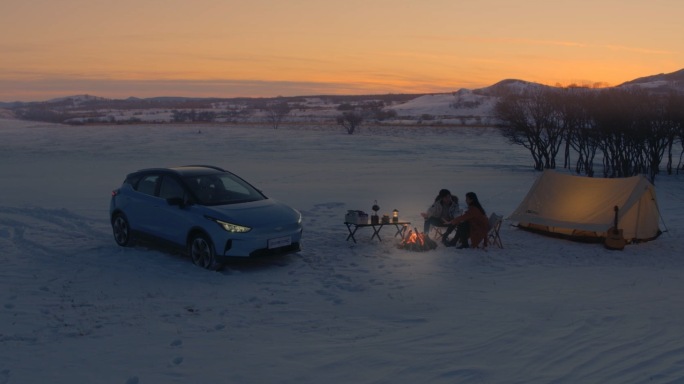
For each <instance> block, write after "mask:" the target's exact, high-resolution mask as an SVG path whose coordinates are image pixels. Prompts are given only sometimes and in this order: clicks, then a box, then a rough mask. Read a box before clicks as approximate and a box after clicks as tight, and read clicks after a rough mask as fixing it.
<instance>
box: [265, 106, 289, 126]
mask: <svg viewBox="0 0 684 384" xmlns="http://www.w3.org/2000/svg"><path fill="white" fill-rule="evenodd" d="M266 113H267V116H268V121H269V122H271V124H272V125H273V129H278V126H280V123H281V122H282V121H283V119H284V118H285V116H287V115H288V114H289V113H290V105H289V104H288V103H287V102H285V101H282V102H278V101H275V102H272V103H268V104H267V105H266Z"/></svg>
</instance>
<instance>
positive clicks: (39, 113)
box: [0, 69, 684, 125]
mask: <svg viewBox="0 0 684 384" xmlns="http://www.w3.org/2000/svg"><path fill="white" fill-rule="evenodd" d="M634 87H638V88H642V89H647V90H649V91H650V92H680V93H684V69H681V70H679V71H676V72H672V73H667V74H665V73H661V74H657V75H652V76H645V77H640V78H637V79H634V80H631V81H627V82H625V83H622V84H620V85H618V86H616V87H615V88H634ZM532 88H554V87H552V86H547V85H543V84H539V83H534V82H529V81H525V80H519V79H504V80H501V81H499V82H497V83H495V84H493V85H490V86H488V87H483V88H478V89H473V90H470V89H466V88H462V89H459V90H458V91H455V92H451V93H437V94H385V95H314V96H289V97H273V98H249V97H234V98H215V97H214V98H198V97H179V96H161V97H152V98H138V97H129V98H126V99H107V98H103V97H98V96H93V95H87V94H83V95H74V96H68V97H60V98H55V99H51V100H47V101H42V102H19V101H17V102H11V103H1V102H0V117H2V118H11V117H12V116H15V117H17V116H18V117H21V118H23V119H27V120H37V121H49V122H60V123H69V124H90V123H94V124H97V123H168V122H179V121H184V120H183V119H191V120H190V121H199V122H210V121H214V122H235V123H240V122H247V123H258V122H262V123H263V122H266V121H268V119H269V116H268V105H269V104H272V103H287V104H288V105H289V107H290V113H289V114H288V115H287V118H286V120H285V121H286V122H291V123H306V122H322V121H334V120H335V118H336V117H337V116H339V115H340V114H341V113H342V111H344V110H349V108H352V109H353V108H357V107H360V108H366V109H371V110H373V111H374V113H375V116H381V117H382V119H387V121H388V122H391V123H393V124H404V123H406V124H416V123H418V124H426V123H427V124H453V125H492V124H494V123H496V121H495V118H494V114H493V110H494V106H495V105H496V103H497V102H498V100H499V99H500V98H501V97H503V96H505V95H507V94H510V93H520V92H522V91H524V90H529V89H532ZM379 111H382V112H379ZM196 119H199V120H196Z"/></svg>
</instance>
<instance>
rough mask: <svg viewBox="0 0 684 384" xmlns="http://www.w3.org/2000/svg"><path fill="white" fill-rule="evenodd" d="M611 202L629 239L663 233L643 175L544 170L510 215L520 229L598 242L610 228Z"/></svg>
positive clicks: (651, 189)
mask: <svg viewBox="0 0 684 384" xmlns="http://www.w3.org/2000/svg"><path fill="white" fill-rule="evenodd" d="M615 206H617V207H618V228H619V229H622V232H623V236H624V238H625V239H626V240H627V241H628V242H639V241H647V240H652V239H655V238H656V237H658V235H660V234H661V233H662V232H661V231H660V228H659V222H660V212H659V210H658V201H657V199H656V192H655V187H654V186H653V184H651V183H650V182H649V181H648V179H646V178H645V177H644V176H634V177H627V178H612V179H607V178H593V177H583V176H574V175H569V174H563V173H560V172H556V171H552V170H546V171H544V172H543V173H542V174H541V175H540V176H539V178H538V179H537V180H536V182H535V183H534V184H533V185H532V187H531V188H530V191H529V192H528V194H527V196H526V197H525V199H523V201H522V202H521V203H520V205H519V206H518V208H517V209H516V210H515V211H514V212H513V214H512V215H511V216H510V217H509V219H510V220H511V221H512V222H514V223H516V222H517V225H518V227H519V228H523V229H529V230H533V231H536V232H540V233H544V234H548V235H556V236H562V237H569V238H571V239H576V240H588V241H591V240H596V241H599V240H602V239H604V238H605V237H606V236H607V233H608V230H609V229H610V228H611V227H613V224H614V221H615V209H614V207H615Z"/></svg>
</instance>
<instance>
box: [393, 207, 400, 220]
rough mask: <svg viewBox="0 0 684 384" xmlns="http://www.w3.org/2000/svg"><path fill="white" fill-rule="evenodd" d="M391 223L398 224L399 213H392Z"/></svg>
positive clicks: (395, 211)
mask: <svg viewBox="0 0 684 384" xmlns="http://www.w3.org/2000/svg"><path fill="white" fill-rule="evenodd" d="M392 222H393V223H398V222H399V211H397V210H396V209H395V210H394V211H392Z"/></svg>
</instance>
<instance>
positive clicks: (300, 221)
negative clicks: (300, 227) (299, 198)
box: [295, 209, 302, 224]
mask: <svg viewBox="0 0 684 384" xmlns="http://www.w3.org/2000/svg"><path fill="white" fill-rule="evenodd" d="M295 212H297V224H301V223H302V213H301V212H299V211H298V210H296V209H295Z"/></svg>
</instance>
